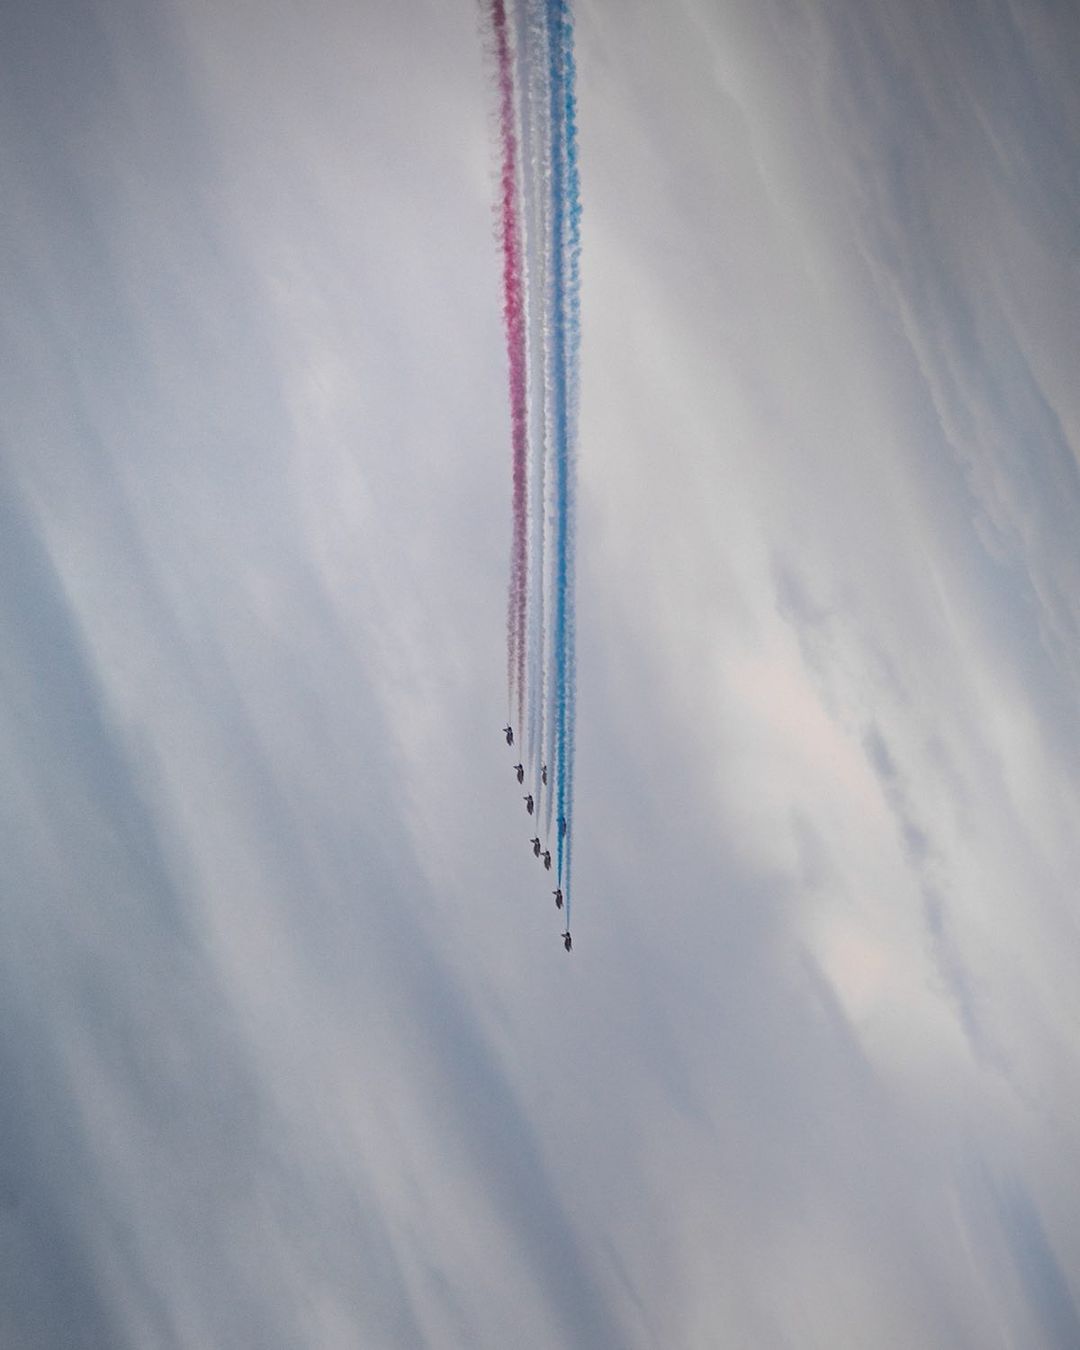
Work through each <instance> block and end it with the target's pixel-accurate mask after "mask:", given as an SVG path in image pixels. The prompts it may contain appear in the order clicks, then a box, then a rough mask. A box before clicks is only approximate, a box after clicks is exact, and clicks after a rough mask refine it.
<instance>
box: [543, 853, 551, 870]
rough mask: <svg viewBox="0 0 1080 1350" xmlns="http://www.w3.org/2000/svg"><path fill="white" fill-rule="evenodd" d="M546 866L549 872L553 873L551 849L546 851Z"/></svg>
mask: <svg viewBox="0 0 1080 1350" xmlns="http://www.w3.org/2000/svg"><path fill="white" fill-rule="evenodd" d="M544 866H545V867H546V868H547V870H548V871H549V872H550V871H551V849H549V848H546V849H544Z"/></svg>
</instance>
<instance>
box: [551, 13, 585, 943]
mask: <svg viewBox="0 0 1080 1350" xmlns="http://www.w3.org/2000/svg"><path fill="white" fill-rule="evenodd" d="M547 18H548V35H549V37H548V41H549V44H550V45H549V51H548V68H549V89H550V94H549V98H550V107H551V203H552V208H551V209H552V230H551V233H552V239H551V255H552V261H551V272H552V293H551V294H552V320H553V322H552V333H551V361H552V368H553V378H552V420H553V436H552V439H553V445H554V480H555V481H554V499H555V541H554V551H555V588H554V589H555V594H554V607H555V614H554V631H553V638H552V646H553V654H552V655H553V660H552V665H553V671H554V678H555V720H556V725H555V764H554V773H555V801H556V815H557V826H556V857H557V873H558V878H559V884H560V885H561V886H562V888H563V894H564V897H565V901H566V905H567V927H568V928H569V902H570V876H569V861H570V849H569V838H570V831H571V824H572V822H571V808H572V771H573V770H572V766H573V746H572V735H573V714H574V690H573V685H574V673H575V672H574V651H573V523H574V522H573V508H574V485H573V476H574V475H573V468H574V466H573V430H574V423H575V421H576V416H575V414H576V407H575V406H574V405H575V404H576V392H577V375H576V357H577V349H578V346H579V333H578V330H579V305H578V270H579V268H578V255H579V252H580V224H579V222H580V195H579V187H578V175H577V141H576V124H575V112H576V102H575V95H574V88H573V76H574V60H573V30H572V28H571V24H570V15H569V9H568V6H567V3H566V0H548V6H547Z"/></svg>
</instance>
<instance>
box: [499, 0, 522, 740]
mask: <svg viewBox="0 0 1080 1350" xmlns="http://www.w3.org/2000/svg"><path fill="white" fill-rule="evenodd" d="M491 26H492V31H493V33H494V36H495V54H496V59H497V62H498V81H499V132H500V139H501V142H502V170H501V173H500V178H499V192H500V197H499V224H500V233H501V237H502V253H503V320H504V322H505V325H506V354H507V360H508V364H509V370H510V435H511V452H512V461H513V506H512V512H513V538H512V541H511V546H510V591H509V596H508V599H507V622H506V630H507V633H506V666H507V686H508V697H509V701H510V703H511V706H514V705H515V703H516V708H517V725H518V727H519V728H520V726H521V721H522V713H523V708H524V699H525V615H526V577H527V571H526V568H527V507H526V500H527V491H528V487H527V465H528V425H527V415H526V396H525V391H526V384H525V369H526V367H525V324H524V314H523V289H522V269H521V234H520V222H519V220H518V213H517V175H518V169H517V138H516V135H515V131H514V77H513V67H512V58H511V53H510V41H509V36H508V34H507V25H506V6H505V3H504V0H491Z"/></svg>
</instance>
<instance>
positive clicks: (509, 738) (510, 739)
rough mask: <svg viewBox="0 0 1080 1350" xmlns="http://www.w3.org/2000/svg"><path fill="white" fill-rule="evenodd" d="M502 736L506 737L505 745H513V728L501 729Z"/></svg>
mask: <svg viewBox="0 0 1080 1350" xmlns="http://www.w3.org/2000/svg"><path fill="white" fill-rule="evenodd" d="M503 735H504V736H505V737H506V744H507V745H513V744H514V728H513V727H503Z"/></svg>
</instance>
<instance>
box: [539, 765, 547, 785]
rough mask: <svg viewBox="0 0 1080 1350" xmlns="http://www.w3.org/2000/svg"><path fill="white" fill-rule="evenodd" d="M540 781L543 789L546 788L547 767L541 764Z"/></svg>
mask: <svg viewBox="0 0 1080 1350" xmlns="http://www.w3.org/2000/svg"><path fill="white" fill-rule="evenodd" d="M540 781H541V783H543V785H544V786H545V787H547V765H546V764H541V766H540Z"/></svg>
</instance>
